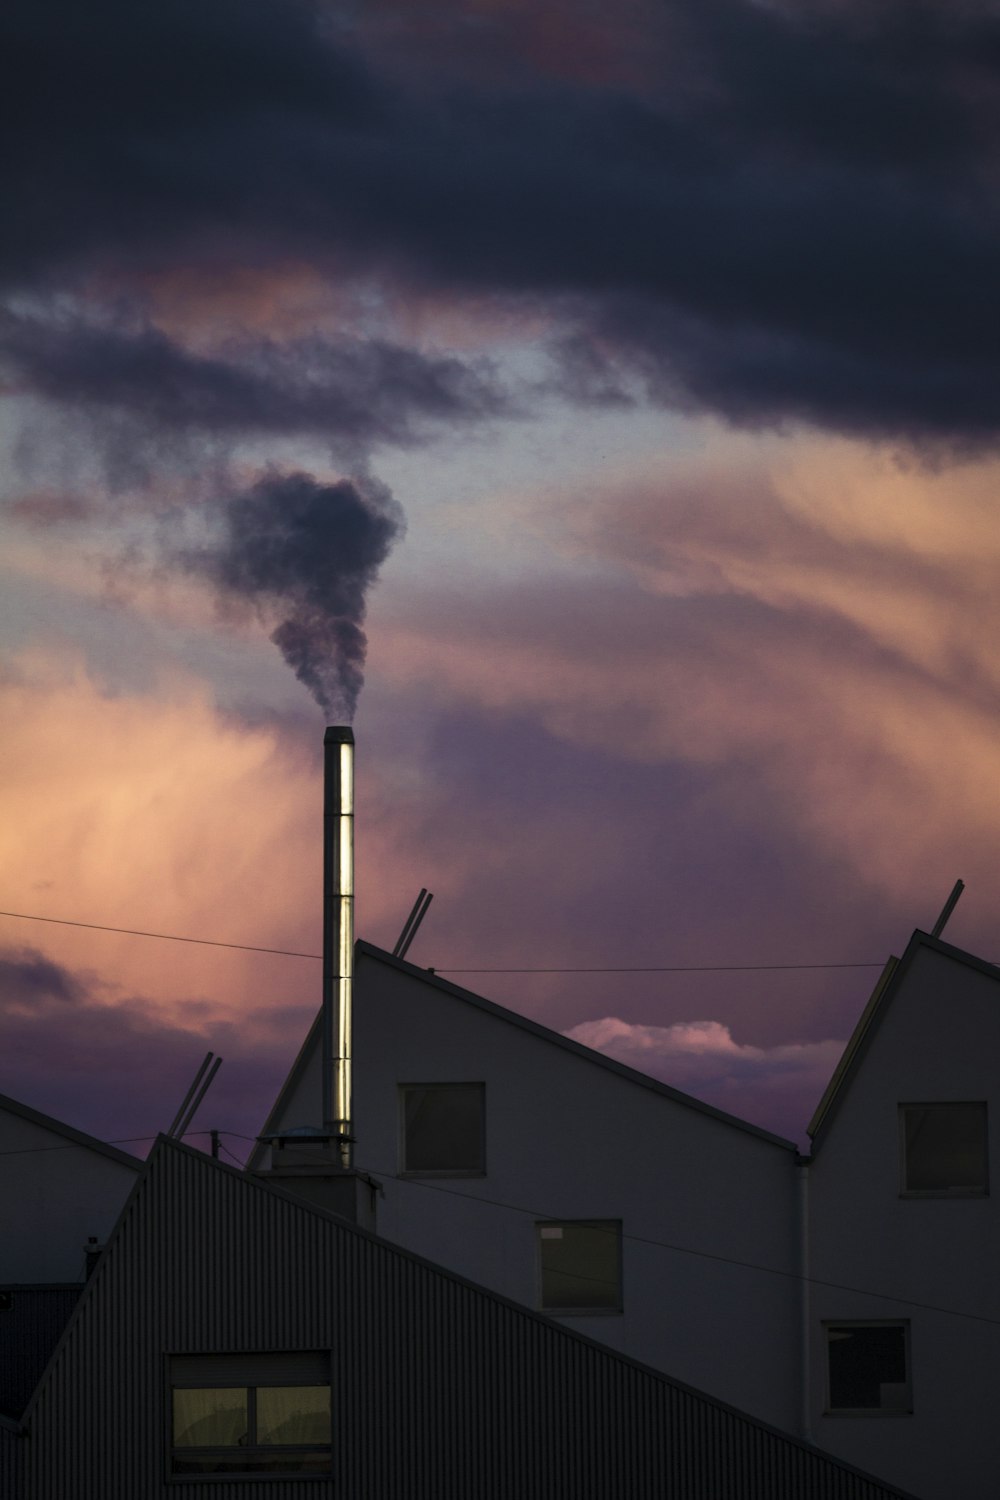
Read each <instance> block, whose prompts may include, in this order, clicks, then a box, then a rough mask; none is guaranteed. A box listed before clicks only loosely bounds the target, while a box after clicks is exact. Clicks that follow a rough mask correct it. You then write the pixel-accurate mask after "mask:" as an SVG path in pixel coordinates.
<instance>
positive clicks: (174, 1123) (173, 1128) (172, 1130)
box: [167, 1052, 215, 1136]
mask: <svg viewBox="0 0 1000 1500" xmlns="http://www.w3.org/2000/svg"><path fill="white" fill-rule="evenodd" d="M214 1055H215V1054H214V1053H212V1052H206V1053H205V1060H204V1062H203V1063H202V1065H201V1067H200V1068H199V1069H198V1071H197V1073H196V1074H195V1075H194V1082H193V1083H192V1085H191V1087H190V1088H189V1089H188V1091H187V1093H186V1094H185V1095H184V1098H183V1099H182V1100H181V1107H180V1109H179V1110H178V1111H177V1113H176V1114H175V1115H174V1118H173V1119H172V1120H171V1122H170V1127H169V1129H168V1130H167V1135H168V1136H175V1135H176V1134H177V1127H178V1125H179V1124H180V1123H181V1121H182V1120H183V1118H184V1114H185V1111H186V1110H187V1107H188V1105H189V1104H190V1103H191V1100H192V1099H193V1098H194V1095H195V1090H196V1089H197V1087H198V1085H199V1083H201V1080H202V1079H203V1078H204V1076H205V1073H206V1071H207V1069H208V1065H209V1063H210V1062H211V1061H212V1058H213V1056H214Z"/></svg>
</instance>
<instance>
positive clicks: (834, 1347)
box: [807, 933, 1000, 1500]
mask: <svg viewBox="0 0 1000 1500" xmlns="http://www.w3.org/2000/svg"><path fill="white" fill-rule="evenodd" d="M998 1059H1000V969H997V968H996V967H995V966H994V965H992V964H988V963H983V962H982V961H981V960H980V959H977V958H974V957H973V956H972V955H971V954H969V953H964V952H962V951H961V950H960V949H958V948H953V947H951V946H950V945H949V944H947V943H943V942H941V941H940V940H939V939H935V938H932V937H927V936H925V935H924V934H923V933H915V934H914V937H913V939H912V941H911V942H910V944H909V946H908V948H907V949H906V952H905V954H904V955H903V958H902V960H901V961H900V962H899V963H898V964H897V963H892V964H891V965H890V966H889V968H888V969H887V971H886V973H885V975H884V976H883V980H882V982H881V983H880V985H879V986H878V988H877V989H876V991H875V994H874V995H873V997H872V1000H871V1001H870V1002H869V1005H868V1007H867V1009H866V1010H865V1013H864V1015H863V1016H862V1018H861V1021H860V1022H859V1024H858V1026H857V1028H856V1030H855V1033H854V1036H853V1037H852V1038H851V1041H850V1043H849V1045H848V1047H847V1050H846V1052H845V1054H844V1059H843V1061H842V1063H841V1065H840V1067H839V1068H838V1070H837V1073H836V1075H835V1076H834V1079H833V1081H832V1082H831V1085H830V1087H829V1088H828V1089H827V1092H826V1094H825V1096H824V1098H823V1100H822V1102H821V1104H820V1107H819V1109H818V1110H817V1112H816V1115H815V1116H814V1118H813V1121H812V1123H811V1127H810V1133H811V1134H812V1136H813V1159H812V1163H811V1165H810V1168H809V1178H810V1186H809V1195H810V1214H809V1219H810V1235H809V1258H810V1276H811V1277H812V1278H813V1281H812V1284H811V1286H810V1288H809V1302H810V1306H809V1318H808V1323H807V1328H808V1333H809V1339H810V1344H811V1349H810V1383H809V1392H810V1409H811V1413H812V1423H811V1428H812V1430H811V1433H810V1434H809V1435H810V1436H811V1437H812V1438H813V1440H814V1441H815V1442H817V1443H818V1444H819V1445H820V1446H821V1447H823V1448H825V1449H827V1450H829V1451H830V1452H832V1453H836V1454H839V1455H840V1456H842V1457H843V1458H846V1459H848V1460H849V1461H850V1462H851V1463H855V1464H858V1465H859V1466H860V1467H862V1468H866V1469H870V1470H872V1471H873V1472H874V1473H877V1474H884V1475H890V1476H891V1477H892V1479H893V1481H894V1482H895V1483H897V1484H899V1485H901V1486H902V1487H903V1488H912V1489H915V1490H916V1491H917V1492H918V1493H919V1494H926V1495H927V1496H928V1497H941V1500H944V1497H946V1496H949V1497H951V1496H962V1497H963V1500H979V1497H985V1496H987V1495H989V1496H995V1495H997V1494H998V1493H1000V1452H998V1445H997V1441H996V1435H995V1433H994V1432H993V1420H994V1418H995V1415H996V1411H997V1406H998V1398H1000V1276H998V1274H997V1268H998V1267H1000V1203H998V1195H1000V1182H998V1181H996V1180H994V1181H993V1182H992V1183H991V1180H990V1179H991V1175H992V1176H994V1178H995V1176H996V1170H995V1169H993V1170H992V1171H991V1163H998V1162H1000V1072H998ZM873 1419H874V1420H873Z"/></svg>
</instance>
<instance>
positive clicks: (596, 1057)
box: [247, 939, 798, 1166]
mask: <svg viewBox="0 0 1000 1500" xmlns="http://www.w3.org/2000/svg"><path fill="white" fill-rule="evenodd" d="M355 952H356V953H357V954H358V955H359V956H363V957H365V958H371V959H374V960H375V961H376V962H377V963H382V964H385V965H386V966H387V967H388V968H390V969H397V970H398V971H399V972H400V973H401V974H406V975H407V976H408V977H409V978H411V979H419V980H421V981H422V982H423V983H424V984H427V985H430V986H431V987H432V988H434V989H436V990H438V991H440V992H441V993H442V994H446V995H450V996H451V997H452V998H453V999H455V1000H463V1001H465V1002H466V1003H467V1004H469V1005H474V1006H475V1007H476V1008H477V1009H479V1010H482V1011H485V1012H486V1014H487V1015H489V1016H493V1017H494V1019H496V1020H498V1021H506V1022H507V1024H508V1025H510V1026H517V1027H519V1028H520V1029H521V1030H522V1031H528V1032H531V1033H532V1035H534V1036H537V1037H538V1038H540V1040H542V1041H545V1042H550V1043H552V1045H553V1046H556V1047H561V1048H562V1049H563V1050H564V1051H566V1052H572V1053H573V1054H574V1055H575V1056H577V1057H579V1058H582V1059H583V1060H584V1061H585V1062H590V1063H593V1064H594V1065H595V1066H597V1067H600V1068H605V1069H607V1070H608V1071H609V1072H611V1073H617V1074H618V1075H619V1077H621V1078H624V1079H627V1080H628V1082H630V1083H636V1084H639V1085H640V1087H642V1088H646V1089H651V1090H652V1092H653V1093H654V1094H660V1095H661V1096H662V1097H663V1098H665V1099H670V1100H672V1101H673V1103H675V1104H683V1105H685V1106H686V1107H687V1108H689V1109H695V1110H698V1112H699V1113H700V1114H703V1115H709V1116H710V1117H711V1118H712V1119H715V1120H719V1121H720V1122H721V1123H722V1124H724V1125H732V1126H735V1127H736V1129H737V1130H744V1131H747V1132H748V1133H749V1134H750V1135H755V1136H757V1137H758V1138H759V1139H760V1140H764V1141H769V1142H770V1143H771V1145H773V1146H780V1147H781V1148H782V1149H783V1150H786V1151H792V1152H796V1153H797V1150H798V1148H797V1146H796V1145H795V1143H794V1141H790V1140H788V1139H786V1137H785V1136H781V1135H775V1134H774V1132H773V1131H770V1130H765V1129H764V1127H763V1126H762V1125H753V1124H751V1122H750V1121H749V1120H741V1119H740V1118H739V1116H738V1115H731V1114H728V1113H727V1112H726V1111H725V1110H724V1109H717V1108H716V1107H715V1105H714V1104H706V1103H705V1102H704V1100H702V1099H696V1098H695V1097H694V1095H693V1094H685V1093H683V1092H682V1090H680V1089H675V1088H672V1087H671V1086H670V1084H668V1083H662V1082H661V1081H660V1079H658V1078H651V1077H650V1075H649V1074H648V1073H640V1072H639V1071H638V1069H636V1068H630V1067H629V1066H628V1064H627V1063H622V1062H618V1061H617V1060H616V1059H615V1058H613V1057H608V1056H607V1054H606V1053H604V1052H598V1051H596V1050H595V1049H594V1048H593V1047H586V1046H584V1044H583V1043H582V1042H576V1041H573V1040H572V1038H571V1037H568V1036H563V1034H562V1032H560V1031H553V1030H552V1029H551V1027H548V1026H543V1025H542V1024H541V1022H539V1021H533V1020H531V1019H530V1017H528V1016H522V1015H520V1014H519V1013H518V1012H517V1011H516V1010H509V1009H508V1008H507V1007H506V1006H505V1005H498V1004H497V1002H496V1001H495V1000H487V999H486V998H485V997H484V996H482V995H477V994H476V993H475V992H474V991H473V990H467V989H463V987H462V986H461V985H458V984H453V983H452V981H451V980H450V979H444V978H442V976H441V975H440V974H435V973H433V972H431V971H430V970H429V969H421V968H418V967H417V965H416V964H411V963H408V962H407V960H406V959H405V958H397V957H396V956H395V955H394V954H392V953H387V952H386V950H385V949H384V948H377V947H376V946H375V945H374V943H366V942H364V941H362V940H361V939H359V940H358V941H357V943H355ZM355 969H357V965H355ZM320 1020H321V1016H320V1014H317V1016H316V1018H315V1020H314V1021H313V1023H312V1025H311V1026H310V1028H309V1031H308V1032H307V1033H306V1038H305V1040H304V1042H303V1043H302V1046H301V1047H300V1048H299V1051H298V1054H297V1056H296V1058H295V1061H294V1062H293V1064H292V1066H291V1068H290V1070H289V1072H288V1076H287V1077H286V1079H285V1081H284V1083H283V1084H282V1085H281V1088H280V1089H279V1090H278V1096H277V1098H276V1099H275V1102H274V1105H273V1106H272V1108H271V1111H270V1113H269V1115H268V1117H267V1119H266V1121H265V1122H264V1127H263V1129H262V1130H261V1132H260V1135H261V1136H265V1135H270V1134H273V1133H274V1130H273V1126H274V1122H275V1120H276V1118H277V1117H278V1115H279V1114H280V1113H281V1110H282V1105H283V1102H284V1099H285V1097H286V1095H287V1094H289V1093H290V1092H291V1091H292V1089H293V1088H294V1087H295V1085H296V1084H297V1083H299V1081H300V1080H301V1078H302V1075H303V1073H304V1072H305V1068H306V1064H307V1062H308V1059H309V1056H310V1053H311V1050H312V1046H313V1043H314V1039H315V1038H316V1037H318V1035H319V1031H320ZM262 1150H263V1148H262V1147H261V1146H260V1145H257V1146H255V1147H254V1150H253V1151H252V1152H251V1153H250V1156H249V1158H248V1162H247V1165H248V1166H250V1165H251V1164H253V1165H256V1163H257V1161H258V1160H259V1158H260V1155H261V1152H262Z"/></svg>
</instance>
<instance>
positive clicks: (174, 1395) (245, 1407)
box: [169, 1353, 331, 1474]
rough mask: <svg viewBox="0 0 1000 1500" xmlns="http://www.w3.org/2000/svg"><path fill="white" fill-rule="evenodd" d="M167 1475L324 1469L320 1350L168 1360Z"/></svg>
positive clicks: (326, 1404) (324, 1369)
mask: <svg viewBox="0 0 1000 1500" xmlns="http://www.w3.org/2000/svg"><path fill="white" fill-rule="evenodd" d="M169 1373H170V1470H171V1473H173V1474H328V1473H329V1472H330V1445H331V1427H330V1362H329V1358H328V1357H327V1356H326V1355H325V1354H318V1353H300V1354H241V1355H236V1354H220V1355H216V1354H190V1355H174V1356H172V1357H171V1359H170V1372H169Z"/></svg>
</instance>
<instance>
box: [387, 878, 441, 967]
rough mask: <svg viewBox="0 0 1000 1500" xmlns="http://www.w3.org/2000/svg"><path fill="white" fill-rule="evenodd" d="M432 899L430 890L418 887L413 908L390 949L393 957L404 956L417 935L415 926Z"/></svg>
mask: <svg viewBox="0 0 1000 1500" xmlns="http://www.w3.org/2000/svg"><path fill="white" fill-rule="evenodd" d="M433 900H434V897H433V895H432V894H431V892H430V891H428V890H425V888H424V887H423V886H421V887H420V895H419V896H418V897H417V899H416V901H414V903H413V910H412V911H411V912H410V915H409V916H408V917H407V919H406V921H405V922H404V923H403V930H402V932H401V933H400V934H399V937H398V938H397V939H396V946H395V948H393V950H392V956H393V958H405V957H406V951H407V949H408V948H409V946H410V944H411V943H412V942H413V939H414V938H415V937H416V935H417V928H418V927H419V926H420V924H421V922H422V921H423V920H424V917H426V915H427V908H428V907H429V906H430V904H431V902H432V901H433Z"/></svg>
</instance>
